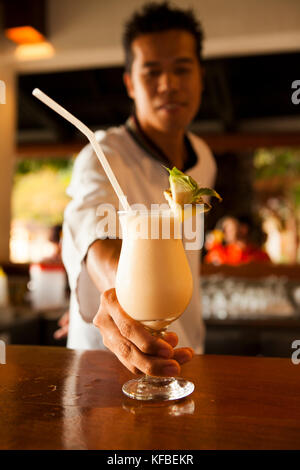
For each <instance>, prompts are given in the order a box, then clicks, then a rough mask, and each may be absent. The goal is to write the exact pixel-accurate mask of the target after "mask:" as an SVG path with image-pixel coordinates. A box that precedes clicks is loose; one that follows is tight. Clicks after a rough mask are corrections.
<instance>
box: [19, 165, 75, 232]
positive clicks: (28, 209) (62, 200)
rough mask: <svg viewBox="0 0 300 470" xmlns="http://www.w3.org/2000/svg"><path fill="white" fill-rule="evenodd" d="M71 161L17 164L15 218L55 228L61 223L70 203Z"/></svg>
mask: <svg viewBox="0 0 300 470" xmlns="http://www.w3.org/2000/svg"><path fill="white" fill-rule="evenodd" d="M72 168H73V160H72V159H47V160H44V159H43V160H42V159H41V160H36V159H27V160H22V161H20V162H19V163H18V165H17V169H16V172H15V176H14V187H13V194H12V216H13V219H17V220H23V221H26V222H30V221H31V222H32V221H35V222H38V223H40V224H41V225H46V226H52V225H56V224H61V223H62V220H63V212H64V209H65V207H66V205H67V203H68V202H69V198H68V196H67V195H66V189H67V187H68V185H69V183H70V179H71V174H72Z"/></svg>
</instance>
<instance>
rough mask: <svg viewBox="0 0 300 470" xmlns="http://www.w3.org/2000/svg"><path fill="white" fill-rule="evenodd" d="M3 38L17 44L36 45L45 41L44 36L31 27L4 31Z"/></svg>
mask: <svg viewBox="0 0 300 470" xmlns="http://www.w3.org/2000/svg"><path fill="white" fill-rule="evenodd" d="M5 36H6V37H7V38H8V39H10V40H11V41H14V42H16V43H17V44H36V43H38V42H42V41H45V38H44V36H43V35H42V34H41V33H39V32H38V30H37V29H35V28H33V27H32V26H19V27H18V28H8V29H6V30H5Z"/></svg>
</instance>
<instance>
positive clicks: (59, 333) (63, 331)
mask: <svg viewBox="0 0 300 470" xmlns="http://www.w3.org/2000/svg"><path fill="white" fill-rule="evenodd" d="M68 330H69V325H65V326H63V327H62V328H60V329H59V330H56V331H55V332H54V334H53V337H54V338H55V339H62V338H66V337H67V336H68Z"/></svg>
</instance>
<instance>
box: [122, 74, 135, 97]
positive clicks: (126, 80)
mask: <svg viewBox="0 0 300 470" xmlns="http://www.w3.org/2000/svg"><path fill="white" fill-rule="evenodd" d="M123 82H124V85H125V87H126V90H127V94H128V96H129V97H130V98H131V99H133V100H134V91H133V83H132V78H131V75H130V73H128V72H124V73H123Z"/></svg>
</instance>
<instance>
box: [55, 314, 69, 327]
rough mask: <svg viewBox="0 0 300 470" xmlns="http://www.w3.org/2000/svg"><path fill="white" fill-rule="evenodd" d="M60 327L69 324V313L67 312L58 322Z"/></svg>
mask: <svg viewBox="0 0 300 470" xmlns="http://www.w3.org/2000/svg"><path fill="white" fill-rule="evenodd" d="M57 323H58V325H59V326H65V325H68V324H69V312H65V313H64V314H63V315H62V316H61V317H60V319H59V320H58V322H57Z"/></svg>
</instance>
